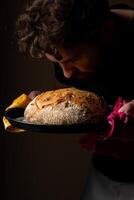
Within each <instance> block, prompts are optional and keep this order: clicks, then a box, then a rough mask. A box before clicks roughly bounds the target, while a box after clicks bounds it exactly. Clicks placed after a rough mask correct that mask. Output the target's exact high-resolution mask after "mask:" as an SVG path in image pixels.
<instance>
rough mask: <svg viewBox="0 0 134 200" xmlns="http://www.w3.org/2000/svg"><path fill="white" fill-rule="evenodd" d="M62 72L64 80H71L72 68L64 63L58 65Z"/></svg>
mask: <svg viewBox="0 0 134 200" xmlns="http://www.w3.org/2000/svg"><path fill="white" fill-rule="evenodd" d="M59 65H60V66H61V68H62V70H63V74H64V76H65V77H66V78H71V77H72V76H73V74H74V70H73V66H72V65H70V64H66V63H60V64H59Z"/></svg>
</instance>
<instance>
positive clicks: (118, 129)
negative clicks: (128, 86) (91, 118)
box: [80, 97, 131, 152]
mask: <svg viewBox="0 0 134 200" xmlns="http://www.w3.org/2000/svg"><path fill="white" fill-rule="evenodd" d="M125 103H126V101H125V100H124V99H123V98H122V97H119V98H118V100H117V102H116V104H115V106H114V108H113V111H112V113H110V115H109V116H108V117H107V120H108V123H109V128H108V129H107V130H104V133H100V135H98V134H95V133H94V134H89V135H86V136H84V137H82V138H81V139H80V146H81V147H82V148H83V149H86V150H89V151H91V152H95V145H96V142H97V141H106V140H108V139H110V138H111V137H114V136H118V137H119V138H121V137H123V136H124V134H125V131H123V129H124V127H125V126H126V125H127V123H128V121H129V119H131V114H125V113H123V112H118V110H119V109H120V108H121V107H122V106H123V105H124V104H125Z"/></svg>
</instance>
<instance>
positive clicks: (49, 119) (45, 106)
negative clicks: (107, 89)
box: [24, 87, 107, 125]
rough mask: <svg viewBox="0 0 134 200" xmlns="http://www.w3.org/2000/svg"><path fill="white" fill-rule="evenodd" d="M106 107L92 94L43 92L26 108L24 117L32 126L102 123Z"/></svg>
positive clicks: (68, 89)
mask: <svg viewBox="0 0 134 200" xmlns="http://www.w3.org/2000/svg"><path fill="white" fill-rule="evenodd" d="M106 115H107V106H106V103H105V101H104V99H103V97H100V96H98V95H96V94H94V93H92V92H88V91H83V90H79V89H76V88H73V87H71V88H64V89H58V90H52V91H47V92H43V93H41V94H40V95H38V96H36V97H35V98H34V99H33V100H32V101H31V102H30V103H29V104H28V106H27V107H26V109H25V112H24V117H25V119H26V120H27V121H28V122H32V123H34V124H59V125H61V124H77V123H98V122H101V121H104V120H105V119H106Z"/></svg>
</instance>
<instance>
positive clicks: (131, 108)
mask: <svg viewBox="0 0 134 200" xmlns="http://www.w3.org/2000/svg"><path fill="white" fill-rule="evenodd" d="M118 112H124V113H126V114H132V115H133V116H134V100H132V101H130V102H128V103H124V105H123V106H122V107H121V108H120V109H119V110H118Z"/></svg>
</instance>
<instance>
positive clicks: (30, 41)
mask: <svg viewBox="0 0 134 200" xmlns="http://www.w3.org/2000/svg"><path fill="white" fill-rule="evenodd" d="M109 15H110V11H109V4H108V1H107V0H35V1H34V2H33V3H32V5H30V6H29V7H27V8H26V10H25V12H24V13H23V14H21V15H20V16H19V17H18V19H17V22H16V33H17V42H18V46H19V49H20V50H21V51H22V52H26V53H28V54H29V53H30V55H31V56H32V57H38V58H42V56H44V53H50V54H53V55H56V54H57V52H58V48H60V47H66V46H68V45H71V44H74V43H80V42H83V41H84V40H86V41H87V40H88V39H91V38H92V36H94V35H95V31H96V30H97V29H98V28H99V27H100V26H101V25H102V24H103V23H104V21H105V20H106V19H107V18H108V17H109Z"/></svg>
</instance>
